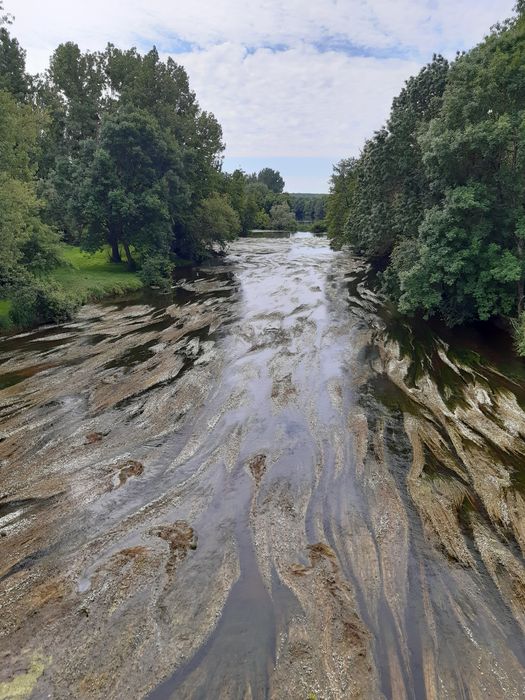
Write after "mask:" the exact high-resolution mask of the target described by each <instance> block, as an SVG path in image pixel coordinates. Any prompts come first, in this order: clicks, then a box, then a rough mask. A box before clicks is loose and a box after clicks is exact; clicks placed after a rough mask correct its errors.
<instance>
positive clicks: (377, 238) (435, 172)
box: [327, 7, 525, 324]
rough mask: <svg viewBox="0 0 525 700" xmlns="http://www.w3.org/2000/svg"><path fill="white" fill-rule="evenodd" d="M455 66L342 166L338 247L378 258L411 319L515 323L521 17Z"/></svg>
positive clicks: (412, 87)
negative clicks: (412, 315) (499, 318)
mask: <svg viewBox="0 0 525 700" xmlns="http://www.w3.org/2000/svg"><path fill="white" fill-rule="evenodd" d="M517 9H518V16H517V17H516V18H514V19H512V20H508V21H507V22H505V23H504V24H503V25H499V26H496V27H494V28H493V29H492V30H491V33H490V34H489V36H488V37H487V38H486V39H485V40H484V41H483V42H482V43H481V44H480V45H479V46H477V47H475V48H474V49H472V50H471V51H469V52H468V53H465V54H460V55H458V56H457V58H456V60H455V61H454V62H453V63H452V64H451V65H449V64H448V62H447V61H446V60H445V59H443V58H442V57H439V56H436V57H434V59H433V61H432V62H431V63H430V64H429V65H428V66H426V67H425V68H423V70H422V71H421V72H420V73H419V74H418V75H417V76H416V77H414V78H411V79H410V80H409V81H408V82H407V84H406V86H405V88H404V89H403V91H402V92H401V94H400V95H399V97H397V98H396V99H395V100H394V103H393V106H392V111H391V115H390V118H389V120H388V122H387V124H386V126H385V127H384V128H383V129H381V130H380V131H379V132H377V133H376V134H375V135H374V136H373V138H372V139H370V140H369V141H368V142H367V143H366V145H365V147H364V149H363V152H362V154H361V156H360V157H359V158H358V159H357V160H346V161H341V163H340V164H339V165H338V166H336V169H335V170H334V175H333V177H332V189H331V194H330V198H329V202H328V214H327V218H328V221H329V231H330V235H331V236H332V238H333V241H334V244H335V245H339V246H340V245H343V244H345V243H350V244H352V245H353V246H354V247H356V248H357V250H359V251H361V252H362V253H364V254H366V255H368V256H371V257H375V258H378V259H381V260H382V265H383V267H384V268H385V271H384V274H383V280H384V285H385V289H386V290H387V291H388V292H389V294H390V295H391V296H392V298H394V300H395V301H396V302H397V304H398V306H399V309H400V310H401V311H403V312H405V313H415V312H417V311H421V312H423V313H424V314H425V315H426V316H429V315H433V314H439V315H440V316H442V317H443V318H444V319H445V320H446V321H447V322H448V323H449V324H455V323H461V322H464V321H467V320H471V319H488V318H490V317H492V316H496V315H505V316H515V317H517V316H520V315H521V314H522V312H523V304H524V278H525V177H524V176H525V17H524V16H523V11H522V9H521V7H518V8H517Z"/></svg>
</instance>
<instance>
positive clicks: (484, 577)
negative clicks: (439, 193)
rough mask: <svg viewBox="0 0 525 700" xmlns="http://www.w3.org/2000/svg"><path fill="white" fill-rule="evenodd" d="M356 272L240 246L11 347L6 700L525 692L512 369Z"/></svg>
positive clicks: (2, 649) (4, 410) (519, 465)
mask: <svg viewBox="0 0 525 700" xmlns="http://www.w3.org/2000/svg"><path fill="white" fill-rule="evenodd" d="M369 277H370V273H369V271H368V270H367V267H366V265H365V264H364V263H363V261H361V260H359V259H358V258H355V257H353V256H352V255H351V254H350V253H348V252H344V251H343V252H334V251H332V250H331V249H330V247H329V245H328V243H327V241H326V239H323V238H315V237H312V236H311V235H309V234H301V233H299V234H295V235H293V236H290V237H283V238H274V239H269V238H260V239H243V240H239V241H237V242H235V243H234V244H232V246H231V248H230V251H229V253H228V256H227V257H226V258H225V259H224V261H223V263H221V264H220V265H218V266H214V267H208V268H199V269H195V270H182V271H179V273H178V275H177V278H176V283H175V289H174V291H173V295H170V296H169V297H168V296H160V295H154V294H152V293H146V292H144V293H142V294H138V295H135V296H133V297H129V298H122V299H120V300H119V301H117V302H114V301H113V302H107V303H102V304H96V305H88V306H86V307H84V308H83V309H82V310H81V312H80V313H79V315H78V316H77V317H76V318H75V320H74V322H71V323H67V324H64V325H62V326H55V327H47V328H41V329H38V330H35V331H31V332H28V333H24V334H19V335H16V336H10V337H5V338H3V339H1V340H0V611H1V614H0V659H1V663H0V699H1V698H11V697H16V698H23V697H31V698H49V697H51V698H64V699H65V698H72V697H74V698H87V699H95V698H101V699H102V698H151V699H155V700H161V699H166V700H167V699H177V700H179V699H185V698H192V699H200V698H202V699H204V698H213V699H232V700H236V699H237V698H238V699H239V700H248V699H250V700H258V699H259V698H260V699H264V698H271V699H275V700H277V699H278V700H281V699H283V698H287V699H288V698H289V699H291V700H295V699H296V698H297V700H307V699H310V700H312V699H314V698H316V699H317V700H321V699H325V700H332V699H333V700H339V699H346V698H365V699H372V700H376V699H380V698H385V699H386V698H394V699H396V700H397V699H399V700H401V699H403V698H410V699H414V700H415V699H417V700H420V699H423V698H429V699H437V698H453V699H456V698H472V699H477V698H480V699H481V698H483V699H484V700H486V699H487V698H490V699H493V698H494V699H498V698H506V699H508V698H523V697H525V644H524V631H525V568H524V552H525V498H524V495H525V494H524V489H525V441H524V437H525V415H524V408H525V371H524V365H523V363H522V362H521V361H519V360H517V359H516V358H515V357H513V355H512V352H511V351H510V350H509V349H508V345H509V341H508V338H506V337H505V335H504V333H503V331H497V330H496V329H492V331H491V332H492V337H491V338H490V339H489V340H487V339H486V338H485V339H484V338H483V336H482V334H480V333H479V329H476V328H470V329H466V330H462V331H446V330H442V329H438V328H437V327H436V326H429V325H427V324H424V323H416V322H413V323H410V322H408V321H404V320H403V319H401V318H399V317H397V315H396V313H395V312H394V311H393V310H392V309H391V308H389V305H388V304H387V303H386V301H385V300H383V299H381V298H380V297H378V296H377V295H376V293H375V292H374V291H373V290H372V288H373V285H372V284H371V282H370V279H369ZM485 335H486V332H485ZM505 348H507V349H505Z"/></svg>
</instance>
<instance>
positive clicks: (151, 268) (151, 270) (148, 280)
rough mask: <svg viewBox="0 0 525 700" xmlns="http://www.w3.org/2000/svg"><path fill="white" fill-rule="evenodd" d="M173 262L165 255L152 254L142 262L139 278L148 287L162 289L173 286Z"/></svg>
mask: <svg viewBox="0 0 525 700" xmlns="http://www.w3.org/2000/svg"><path fill="white" fill-rule="evenodd" d="M172 271H173V264H172V263H171V261H170V260H169V259H167V258H166V257H164V256H163V255H150V256H149V257H147V258H146V259H145V260H144V262H143V263H142V267H141V268H140V270H139V278H140V279H141V281H142V282H143V284H144V285H146V286H147V287H159V288H160V289H161V290H162V291H168V290H169V289H170V288H171V273H172Z"/></svg>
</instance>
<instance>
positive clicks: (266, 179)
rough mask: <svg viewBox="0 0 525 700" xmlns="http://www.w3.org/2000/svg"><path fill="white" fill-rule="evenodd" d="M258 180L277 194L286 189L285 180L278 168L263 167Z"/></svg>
mask: <svg viewBox="0 0 525 700" xmlns="http://www.w3.org/2000/svg"><path fill="white" fill-rule="evenodd" d="M257 182H260V183H261V184H263V185H266V187H267V188H268V189H269V190H270V191H271V192H275V193H276V194H281V192H282V191H283V190H284V180H283V178H282V177H281V174H280V173H279V172H278V171H277V170H272V169H271V168H263V169H262V170H261V171H260V173H259V174H258V175H257Z"/></svg>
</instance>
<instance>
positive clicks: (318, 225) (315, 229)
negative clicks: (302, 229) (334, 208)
mask: <svg viewBox="0 0 525 700" xmlns="http://www.w3.org/2000/svg"><path fill="white" fill-rule="evenodd" d="M310 231H311V232H312V233H326V232H327V231H328V224H327V223H326V221H325V220H324V219H319V220H318V221H314V222H313V224H312V226H311V227H310Z"/></svg>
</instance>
